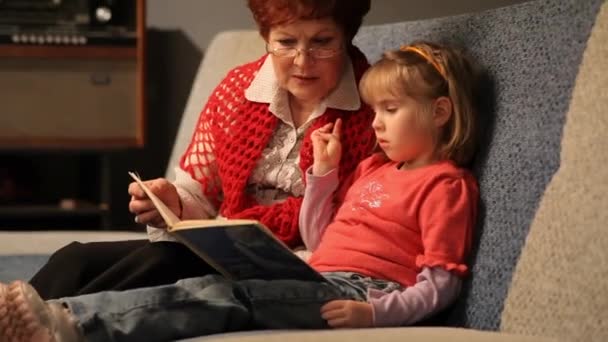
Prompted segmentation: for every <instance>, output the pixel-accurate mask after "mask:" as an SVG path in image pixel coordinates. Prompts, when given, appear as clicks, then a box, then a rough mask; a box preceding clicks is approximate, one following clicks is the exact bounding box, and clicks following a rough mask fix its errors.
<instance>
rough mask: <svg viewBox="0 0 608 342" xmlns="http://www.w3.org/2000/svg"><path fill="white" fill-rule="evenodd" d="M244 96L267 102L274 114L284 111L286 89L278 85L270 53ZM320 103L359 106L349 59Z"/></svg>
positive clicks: (338, 106) (352, 107)
mask: <svg viewBox="0 0 608 342" xmlns="http://www.w3.org/2000/svg"><path fill="white" fill-rule="evenodd" d="M245 98H246V99H247V100H249V101H253V102H261V103H269V104H270V106H269V109H270V111H271V112H273V113H274V114H275V115H282V114H283V113H284V111H283V110H282V109H284V106H285V101H286V100H287V91H285V90H284V89H282V88H280V87H279V84H278V81H277V78H276V75H275V72H274V66H273V64H272V60H271V58H270V55H268V57H267V58H266V60H264V63H263V64H262V67H261V68H260V70H259V71H258V73H257V74H256V75H255V77H254V78H253V81H252V82H251V84H250V85H249V88H247V89H246V90H245ZM320 105H321V106H324V107H330V108H335V109H340V110H349V111H352V110H357V109H359V108H360V107H361V100H360V99H359V91H358V89H357V82H356V80H355V73H354V71H353V66H352V63H351V61H350V59H349V60H348V62H347V63H346V65H345V67H344V72H343V73H342V77H341V78H340V82H339V83H338V86H337V87H336V88H335V89H334V90H333V91H332V92H331V93H330V94H329V96H327V97H326V98H325V99H324V100H323V101H322V103H321V104H320ZM281 112H282V113H281ZM321 114H322V113H321Z"/></svg>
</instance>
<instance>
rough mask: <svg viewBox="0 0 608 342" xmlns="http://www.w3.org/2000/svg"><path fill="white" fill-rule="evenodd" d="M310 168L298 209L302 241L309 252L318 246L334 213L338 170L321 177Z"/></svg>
mask: <svg viewBox="0 0 608 342" xmlns="http://www.w3.org/2000/svg"><path fill="white" fill-rule="evenodd" d="M311 170H312V166H311V167H310V168H308V170H306V173H305V177H306V190H304V200H303V201H302V207H301V208H300V217H299V226H300V235H301V236H302V241H303V242H304V245H305V246H306V249H308V250H309V251H311V252H312V251H314V250H315V249H317V246H319V241H321V237H322V236H323V233H324V232H325V228H327V225H328V224H329V223H330V222H331V220H332V217H333V215H334V211H335V202H334V192H335V191H336V189H337V188H338V184H339V179H338V170H337V169H333V170H331V171H329V172H328V173H326V174H325V175H323V176H315V175H313V174H312V172H311Z"/></svg>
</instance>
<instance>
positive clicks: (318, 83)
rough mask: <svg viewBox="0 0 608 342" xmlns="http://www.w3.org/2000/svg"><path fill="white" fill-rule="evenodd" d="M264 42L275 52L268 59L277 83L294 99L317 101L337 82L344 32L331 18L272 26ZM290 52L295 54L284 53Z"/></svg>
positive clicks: (326, 94)
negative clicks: (272, 66)
mask: <svg viewBox="0 0 608 342" xmlns="http://www.w3.org/2000/svg"><path fill="white" fill-rule="evenodd" d="M267 44H268V51H269V52H271V53H272V52H273V51H275V53H272V54H271V58H272V63H273V65H274V70H275V73H276V77H277V80H278V82H279V86H280V87H281V88H283V89H285V90H287V91H288V92H289V93H290V94H291V95H292V96H293V97H294V98H295V99H296V100H299V101H302V102H317V103H318V102H320V101H321V100H322V99H323V98H325V97H327V96H328V95H329V94H330V93H331V91H332V90H333V89H334V88H336V86H337V85H338V81H339V80H340V77H341V75H342V70H343V67H344V62H345V60H346V58H345V52H344V34H343V33H342V30H341V29H340V27H338V26H337V25H336V23H335V22H334V21H333V20H332V19H331V18H323V19H315V20H298V21H295V22H293V23H290V24H286V25H281V26H275V27H272V28H271V29H270V31H269V33H268V40H267ZM310 49H312V51H311V50H310ZM296 50H297V52H296ZM314 50H317V51H314ZM289 51H290V52H291V53H294V52H295V56H284V54H287V52H289ZM332 51H333V53H332ZM279 54H281V55H279ZM328 55H329V57H326V56H328ZM321 57H325V58H321Z"/></svg>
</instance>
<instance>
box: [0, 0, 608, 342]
mask: <svg viewBox="0 0 608 342" xmlns="http://www.w3.org/2000/svg"><path fill="white" fill-rule="evenodd" d="M374 5H375V4H374ZM419 39H428V40H433V41H439V42H448V43H452V44H457V45H460V46H463V47H465V48H466V49H467V50H468V51H469V53H470V54H471V55H472V56H473V57H474V58H475V59H476V60H477V61H478V62H479V64H480V65H481V66H482V68H483V69H484V70H485V77H484V81H483V83H482V87H481V92H480V96H479V105H480V108H482V111H481V113H482V127H483V130H482V133H483V134H482V136H481V141H482V144H481V147H480V149H479V151H478V154H477V156H476V159H475V162H474V164H473V170H474V172H475V174H476V175H477V177H478V180H479V185H480V190H481V205H480V216H479V219H478V224H477V227H476V234H475V243H474V250H473V253H472V254H471V256H470V265H471V274H470V276H469V277H468V278H467V279H466V281H465V284H464V286H463V289H462V293H461V296H460V298H459V300H458V301H457V302H456V303H455V304H454V305H453V306H451V307H450V308H449V309H447V310H445V311H444V312H442V313H440V314H439V315H438V316H437V317H435V318H434V319H431V320H429V321H426V322H423V323H422V324H420V325H418V326H415V327H400V328H376V329H359V330H324V331H316V330H315V331H253V332H240V333H230V334H220V335H213V336H207V337H200V338H194V339H189V340H188V341H284V340H291V341H294V342H295V341H335V340H348V341H369V340H374V341H378V342H379V341H448V340H449V341H598V342H599V341H608V168H607V167H606V165H608V114H607V113H606V111H607V110H608V74H607V72H606V68H607V67H608V4H606V2H605V1H604V0H535V1H530V2H525V3H521V4H517V5H512V6H508V7H503V8H497V9H493V10H489V11H484V12H479V13H471V14H465V15H459V16H452V17H442V18H434V19H426V20H420V21H409V22H400V23H392V24H385V25H377V26H364V27H363V28H362V30H361V31H360V33H359V34H358V35H357V37H356V38H355V43H356V45H358V46H359V47H360V48H361V49H362V51H363V52H364V53H365V54H366V55H367V56H368V58H369V59H370V61H372V62H373V61H375V60H377V59H378V58H379V56H380V54H381V53H382V51H383V50H386V49H391V48H397V47H398V46H399V45H401V44H403V43H408V42H411V41H414V40H419ZM262 53H263V42H262V41H261V39H260V38H259V37H258V35H257V33H256V32H254V31H229V32H222V33H220V34H218V35H217V36H216V37H215V38H214V40H213V41H212V42H211V43H210V45H209V47H208V49H207V50H206V52H205V58H204V60H203V61H202V63H201V66H200V68H199V71H198V73H197V76H196V78H195V82H194V85H193V88H192V91H191V95H190V97H189V100H188V103H187V105H186V109H185V111H184V114H183V117H182V122H181V125H180V128H179V131H178V135H177V139H176V141H175V144H174V147H173V152H172V156H171V160H170V163H169V167H168V168H167V176H168V177H172V175H173V173H172V172H173V171H172V166H173V165H175V164H176V163H177V160H178V158H179V155H180V154H181V153H182V152H183V151H184V149H185V147H186V144H187V142H188V140H189V139H190V135H191V134H192V131H193V127H194V123H195V120H196V119H197V116H198V113H199V111H200V110H201V108H202V106H203V104H204V102H205V99H206V98H207V96H208V95H209V93H210V92H211V91H212V89H213V86H214V85H215V84H217V83H218V82H219V81H220V79H221V78H222V77H223V75H225V73H226V71H227V70H228V69H230V68H231V67H233V66H235V65H237V64H239V63H243V62H246V61H249V60H251V59H253V58H255V57H257V56H259V55H261V54H262ZM141 237H142V235H141V234H138V233H118V232H101V233H97V232H88V233H85V232H81V233H79V232H44V233H40V232H31V233H30V232H0V280H1V281H9V280H12V279H17V278H27V277H29V276H31V275H32V274H33V273H34V272H35V270H36V269H37V268H38V267H40V265H42V264H43V263H44V261H45V260H46V259H47V258H48V255H49V253H51V252H52V251H53V250H55V249H57V248H58V247H60V246H61V245H63V244H66V243H68V242H70V241H72V240H81V241H93V240H111V239H114V240H115V239H125V238H141ZM66 272H69V270H66Z"/></svg>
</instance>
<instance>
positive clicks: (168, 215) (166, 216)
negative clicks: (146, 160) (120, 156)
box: [129, 172, 180, 228]
mask: <svg viewBox="0 0 608 342" xmlns="http://www.w3.org/2000/svg"><path fill="white" fill-rule="evenodd" d="M129 176H131V178H133V179H134V180H135V182H137V184H139V186H140V187H141V189H142V190H143V191H144V192H145V193H146V195H148V198H150V200H151V201H152V203H153V204H154V206H155V207H156V209H157V210H158V212H159V213H160V216H162V217H163V220H165V223H166V224H167V227H168V228H172V227H173V226H175V225H176V224H177V223H178V222H179V221H180V219H179V217H177V216H176V215H175V214H174V213H173V211H171V209H169V207H167V205H165V203H163V201H161V200H160V198H158V197H157V196H156V195H155V194H154V193H153V192H152V191H150V189H149V188H148V187H147V186H146V184H144V182H142V181H141V179H140V178H139V176H137V175H136V174H135V173H133V172H129Z"/></svg>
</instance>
